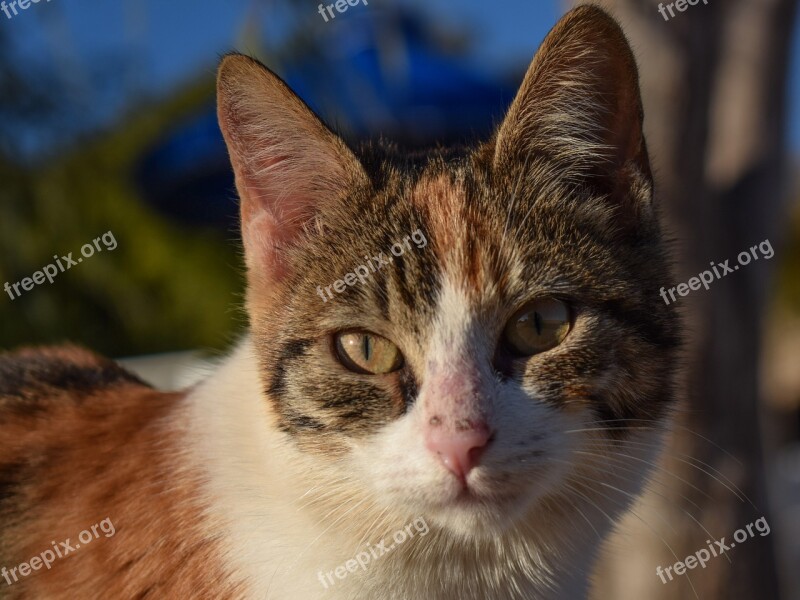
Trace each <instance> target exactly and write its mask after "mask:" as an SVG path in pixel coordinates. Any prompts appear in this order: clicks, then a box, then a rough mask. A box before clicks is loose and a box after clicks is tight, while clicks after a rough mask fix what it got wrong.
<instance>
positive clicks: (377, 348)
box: [335, 331, 403, 375]
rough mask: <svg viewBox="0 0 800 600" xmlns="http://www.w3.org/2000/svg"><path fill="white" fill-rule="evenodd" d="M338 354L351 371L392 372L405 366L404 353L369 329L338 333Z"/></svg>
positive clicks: (376, 373)
mask: <svg viewBox="0 0 800 600" xmlns="http://www.w3.org/2000/svg"><path fill="white" fill-rule="evenodd" d="M335 342H336V355H337V357H338V358H339V361H340V362H341V363H342V364H343V365H344V366H345V367H347V368H348V369H350V370H351V371H355V372H356V373H363V374H369V375H383V374H385V373H391V372H392V371H396V370H397V369H399V368H400V367H402V366H403V355H402V354H401V353H400V349H399V348H398V347H397V346H395V345H394V344H393V343H392V342H390V341H389V340H387V339H386V338H384V337H381V336H379V335H377V334H374V333H370V332H368V331H343V332H341V333H337V334H336V339H335Z"/></svg>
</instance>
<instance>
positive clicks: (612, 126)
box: [494, 5, 652, 219]
mask: <svg viewBox="0 0 800 600" xmlns="http://www.w3.org/2000/svg"><path fill="white" fill-rule="evenodd" d="M494 150H495V156H494V167H495V168H496V169H503V168H509V167H510V168H512V169H517V168H519V167H520V166H523V165H528V164H531V163H532V162H533V161H532V160H531V159H537V158H539V159H541V160H543V161H546V164H547V170H548V173H549V176H550V177H553V176H555V177H564V178H570V179H575V178H581V179H582V182H584V183H586V182H588V183H591V184H594V185H595V186H596V187H599V188H600V191H601V193H603V194H604V195H606V197H607V201H608V203H609V204H612V205H614V206H615V208H617V209H620V214H621V215H622V216H626V217H628V218H630V217H633V218H634V219H635V218H636V217H637V216H639V215H641V214H642V213H643V212H646V211H647V210H648V208H649V202H650V199H651V187H652V175H651V171H650V164H649V159H648V154H647V148H646V144H645V139H644V133H643V111H642V100H641V95H640V92H639V75H638V71H637V67H636V60H635V59H634V56H633V52H632V51H631V48H630V46H629V44H628V41H627V39H626V38H625V35H624V33H623V32H622V29H621V28H620V26H619V25H618V24H617V22H616V21H615V20H614V19H613V18H612V17H611V16H609V15H608V14H607V13H606V12H604V11H603V10H601V9H600V8H598V7H596V6H591V5H588V6H580V7H578V8H576V9H573V10H572V11H570V12H569V13H567V14H566V15H565V16H564V17H563V18H562V19H561V20H560V21H559V22H558V24H557V25H556V26H555V27H554V28H553V30H552V31H551V32H550V33H549V34H548V35H547V37H546V38H545V40H544V42H542V45H541V47H540V49H539V51H538V52H537V53H536V56H535V57H534V59H533V62H532V63H531V65H530V67H529V68H528V72H527V73H526V75H525V79H524V80H523V82H522V85H521V87H520V89H519V92H518V94H517V96H516V98H515V99H514V101H513V103H512V104H511V107H510V108H509V110H508V114H507V116H506V118H505V120H504V121H503V123H502V125H501V126H500V128H499V130H498V133H497V137H496V140H495V148H494ZM523 168H524V167H523ZM523 176H524V175H523Z"/></svg>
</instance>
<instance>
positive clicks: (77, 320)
mask: <svg viewBox="0 0 800 600" xmlns="http://www.w3.org/2000/svg"><path fill="white" fill-rule="evenodd" d="M212 94H213V86H212V85H211V82H209V81H204V82H201V83H199V84H197V85H192V86H190V87H189V88H188V89H186V90H184V91H183V92H181V93H180V94H179V95H178V96H177V97H175V98H173V99H171V100H169V101H167V102H165V103H164V104H163V105H160V106H148V107H143V108H142V109H140V110H138V111H137V114H136V115H133V116H131V115H129V116H128V117H127V118H125V119H124V120H123V121H122V125H120V126H119V127H117V128H116V129H115V130H114V131H113V132H110V133H108V134H105V135H103V136H100V137H97V138H96V139H93V140H84V141H82V142H80V143H78V144H76V145H75V146H74V149H73V150H72V151H71V152H69V153H66V154H62V155H60V156H59V158H58V159H56V160H49V161H45V163H44V164H40V165H38V166H37V167H36V168H27V167H20V166H18V165H15V164H14V163H13V162H11V161H10V160H9V159H8V158H6V159H3V158H2V157H0V286H2V285H3V284H4V283H5V282H6V281H8V282H10V283H14V282H18V281H20V280H22V279H23V278H24V277H30V276H31V275H32V274H33V273H34V272H35V271H38V270H40V269H41V268H42V267H43V266H44V265H46V264H48V263H52V262H54V258H53V255H54V254H58V255H59V256H62V255H66V254H67V253H68V252H72V253H73V257H78V256H80V248H81V246H83V245H84V244H86V243H91V241H92V240H93V239H94V238H97V237H99V236H101V235H102V234H103V233H105V232H107V231H111V232H113V235H114V237H115V238H116V240H117V243H118V246H117V248H116V249H115V250H113V251H109V250H106V249H105V247H104V246H103V245H102V244H101V247H102V248H103V251H102V252H97V253H96V254H95V255H94V256H92V257H91V258H87V259H84V261H83V262H82V263H81V264H79V265H76V266H74V267H72V268H71V269H69V270H67V271H65V272H63V273H60V274H58V276H57V277H56V278H55V280H54V282H53V283H52V284H49V283H47V282H46V281H45V283H44V284H42V285H38V286H36V287H34V288H33V289H32V290H30V291H27V292H24V293H23V294H22V295H21V296H20V297H19V298H16V299H14V300H12V299H11V298H10V297H9V296H8V294H7V293H6V292H4V291H2V295H0V347H5V348H8V347H13V346H17V345H21V344H34V343H36V344H38V343H55V342H62V341H67V340H69V341H74V342H77V343H80V344H83V345H86V346H88V347H91V348H93V349H96V350H98V351H100V352H103V353H107V354H111V355H115V356H120V355H132V354H139V353H148V352H158V351H168V350H178V349H186V348H198V347H213V348H219V347H220V346H222V345H224V344H225V343H227V342H228V341H230V339H231V338H232V337H233V334H234V333H235V332H236V331H237V330H239V329H240V328H241V326H242V324H243V317H242V316H241V315H240V313H239V312H238V311H237V310H236V308H235V307H236V306H237V305H238V304H240V303H241V297H240V296H241V291H242V289H243V281H242V277H241V270H242V269H241V267H240V264H241V261H240V258H239V250H238V242H236V241H234V239H233V238H234V234H233V233H232V232H231V233H229V234H227V235H225V234H220V233H218V232H216V231H210V230H198V229H196V228H194V229H190V228H187V227H186V226H183V225H179V224H176V223H172V222H169V221H167V220H166V219H164V218H163V217H161V216H160V215H158V214H156V213H155V212H154V211H152V210H151V209H150V208H149V207H147V206H146V205H145V204H144V203H143V202H142V200H141V199H140V198H139V197H138V195H137V194H138V192H137V191H136V189H135V188H134V186H133V185H132V182H131V169H132V166H133V164H134V162H135V160H136V159H137V158H138V157H139V156H140V155H141V154H142V153H143V152H144V151H145V150H146V149H147V148H148V146H149V145H150V144H151V143H152V142H153V141H154V140H155V139H157V137H158V136H159V135H160V134H162V133H163V132H164V131H165V130H166V129H167V128H168V127H169V125H170V124H171V123H174V122H175V121H177V120H179V119H181V118H183V117H185V116H187V115H189V114H191V113H192V111H194V110H197V109H198V108H199V107H201V106H203V105H204V104H205V103H207V102H208V101H209V100H210V99H211V98H212ZM228 200H229V198H220V201H221V202H224V201H228Z"/></svg>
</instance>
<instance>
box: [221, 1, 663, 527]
mask: <svg viewBox="0 0 800 600" xmlns="http://www.w3.org/2000/svg"><path fill="white" fill-rule="evenodd" d="M218 100H219V121H220V124H221V128H222V131H223V134H224V136H225V139H226V142H227V145H228V148H229V152H230V156H231V160H232V164H233V167H234V171H235V174H236V185H237V188H238V191H239V194H240V197H241V215H242V236H243V241H244V247H245V259H246V264H247V271H248V294H247V306H248V313H249V316H250V320H251V328H252V337H253V341H254V343H255V347H256V350H257V352H258V355H259V360H260V366H261V369H262V379H263V385H264V390H265V402H268V403H269V405H270V407H271V413H272V414H273V415H274V416H275V419H276V423H277V426H278V427H280V429H282V430H283V432H285V435H286V436H287V437H288V438H289V439H290V440H291V442H292V443H293V444H295V445H296V446H297V447H298V448H299V449H300V450H301V451H302V452H304V453H307V454H309V455H313V456H316V457H317V458H318V462H319V463H320V464H324V465H327V467H326V468H329V469H332V470H337V472H339V473H341V474H342V476H343V477H344V478H346V479H347V481H348V484H349V485H351V486H356V487H357V488H359V489H361V490H363V491H364V492H365V493H368V494H369V495H370V497H371V498H373V500H374V502H375V503H377V504H379V505H382V506H385V507H388V508H397V509H398V510H402V511H403V512H404V514H405V513H409V514H412V515H413V516H418V515H422V516H425V517H427V518H430V519H433V520H434V521H435V522H439V523H441V524H442V525H444V526H445V527H450V528H451V529H453V530H457V531H462V532H470V531H473V532H474V531H478V530H480V531H485V532H489V533H491V532H493V531H498V530H502V529H503V528H506V527H507V526H508V525H509V524H511V523H513V522H514V521H515V520H516V519H517V518H519V517H520V515H523V514H530V513H531V512H532V511H533V512H535V511H536V510H537V507H540V506H543V505H544V504H545V503H550V504H553V503H558V502H559V499H562V498H563V499H567V500H572V501H574V500H575V499H576V496H575V494H576V493H580V494H583V495H584V496H585V497H589V496H587V494H591V493H592V491H591V490H592V486H591V485H590V484H591V483H596V482H603V481H610V478H611V476H610V475H609V474H608V472H609V470H610V469H609V465H611V464H613V461H614V460H618V459H619V457H620V456H621V455H622V454H623V453H627V455H629V456H639V455H640V454H643V453H644V449H645V448H647V447H649V444H650V443H651V442H652V440H653V438H654V437H655V434H654V432H655V431H657V430H659V428H660V427H661V425H662V424H663V423H664V421H665V419H666V417H667V415H668V413H669V409H670V407H671V404H672V402H673V381H672V380H673V374H674V358H675V354H676V350H677V347H678V344H679V325H678V323H679V319H678V318H677V316H676V314H675V311H674V309H673V308H672V307H671V306H667V305H665V304H664V303H663V302H661V299H660V297H659V292H658V291H659V289H660V287H661V286H663V285H665V284H666V283H667V282H668V281H669V273H670V271H669V267H668V262H667V256H666V251H665V247H664V244H663V241H662V236H661V234H660V230H659V225H658V219H657V215H656V211H655V209H654V206H653V182H652V176H651V172H650V167H649V163H648V155H647V150H646V146H645V140H644V136H643V133H642V119H643V116H642V106H641V99H640V94H639V88H638V75H637V70H636V64H635V60H634V57H633V54H632V52H631V50H630V48H629V46H628V44H627V41H626V39H625V37H624V35H623V33H622V31H621V30H620V28H619V26H618V25H617V24H616V22H615V21H614V20H613V19H611V18H610V17H608V16H607V15H606V14H605V13H603V12H602V11H601V10H599V9H597V8H593V7H583V8H579V9H576V10H574V11H572V12H570V13H569V14H568V15H567V16H566V17H564V19H562V20H561V22H559V24H558V25H557V26H556V27H555V28H554V29H553V31H552V32H551V33H550V34H549V35H548V36H547V38H546V39H545V41H544V43H543V45H542V47H541V48H540V50H539V52H538V53H537V54H536V56H535V57H534V59H533V62H532V63H531V65H530V67H529V69H528V72H527V74H526V75H525V78H524V81H523V82H522V85H521V88H520V90H519V92H518V94H517V96H516V98H515V99H514V101H513V103H512V104H511V106H510V108H509V110H508V113H507V115H506V117H505V119H504V121H503V122H502V124H501V125H500V126H499V128H498V130H497V132H496V134H495V135H494V136H493V138H492V139H491V140H489V141H488V142H485V143H483V144H480V145H478V146H477V147H474V148H466V149H454V150H435V151H431V152H429V153H421V154H414V155H408V154H402V153H399V152H396V151H395V150H394V149H393V148H392V147H391V146H388V145H386V144H369V145H366V146H364V147H362V148H359V149H352V148H350V147H348V146H347V145H346V144H345V143H344V142H343V141H342V139H341V138H340V137H338V136H337V135H336V134H334V133H333V132H332V131H331V130H330V129H329V128H328V127H327V126H326V125H325V124H323V123H322V121H321V120H320V119H319V118H317V116H315V115H314V114H313V112H312V111H311V110H310V109H309V108H308V107H307V106H306V105H305V104H304V103H303V102H302V101H301V100H300V99H299V98H298V97H297V96H296V95H295V94H294V93H293V92H292V91H291V90H290V89H289V88H288V87H287V86H286V84H284V82H283V81H281V79H280V78H278V77H277V76H276V75H275V74H273V73H272V72H271V71H269V70H268V69H267V68H266V67H264V66H262V65H261V64H259V63H258V62H256V61H255V60H252V59H249V58H246V57H244V56H239V55H232V56H228V57H226V58H225V59H224V60H223V62H222V64H221V66H220V70H219V79H218ZM636 444H639V445H638V446H637V445H636ZM633 469H634V470H635V471H636V472H637V473H638V472H640V471H642V470H643V469H642V468H641V465H638V464H635V463H633ZM620 485H622V484H620ZM581 490H583V491H581ZM624 501H626V500H624Z"/></svg>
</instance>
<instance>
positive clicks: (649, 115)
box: [594, 0, 797, 600]
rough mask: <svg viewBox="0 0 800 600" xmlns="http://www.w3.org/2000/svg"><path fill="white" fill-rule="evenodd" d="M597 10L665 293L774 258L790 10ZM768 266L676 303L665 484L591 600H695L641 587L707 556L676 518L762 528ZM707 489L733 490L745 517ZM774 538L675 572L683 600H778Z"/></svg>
mask: <svg viewBox="0 0 800 600" xmlns="http://www.w3.org/2000/svg"><path fill="white" fill-rule="evenodd" d="M597 1H598V3H599V4H601V5H603V6H604V7H605V8H607V9H609V10H610V11H611V12H612V13H613V14H614V15H615V16H616V17H617V18H618V19H619V20H620V21H621V22H622V24H623V27H624V28H625V30H626V32H627V34H628V37H629V39H630V40H631V42H632V44H633V47H634V50H635V52H636V54H637V58H638V60H639V65H640V74H641V78H642V88H643V93H644V106H645V128H646V133H647V139H648V144H649V148H650V151H651V158H652V161H653V166H654V172H655V173H656V178H657V186H658V187H657V190H658V191H657V199H658V202H659V204H660V206H661V207H662V209H663V213H664V214H665V216H666V218H667V223H668V227H669V231H670V233H672V234H673V236H674V237H675V238H676V239H677V244H676V251H677V255H678V265H677V266H678V268H677V271H676V273H675V274H674V275H675V276H676V277H677V279H676V281H675V282H674V284H675V285H677V283H679V282H682V281H683V282H685V281H687V280H688V279H689V278H690V277H692V276H695V275H697V274H698V273H699V272H701V271H704V270H706V269H708V268H710V266H709V263H710V262H711V261H715V262H717V263H719V262H722V261H724V260H726V259H730V260H731V263H730V264H731V266H732V265H734V264H736V263H737V260H736V257H737V255H738V254H739V253H740V252H743V251H745V252H746V251H748V250H749V248H751V247H752V246H754V245H756V244H758V243H760V242H762V241H763V240H766V239H769V240H770V241H771V243H772V246H773V247H774V248H776V252H777V253H779V252H780V248H779V246H780V245H779V243H778V242H779V240H778V238H779V236H780V231H781V226H782V225H783V223H782V220H783V219H785V217H784V215H785V209H786V202H785V200H786V197H787V194H786V185H785V184H786V181H787V177H786V175H787V168H786V167H787V156H786V149H785V141H786V140H785V130H786V99H785V98H786V83H787V71H788V60H789V53H790V45H791V44H790V42H791V36H792V31H793V26H794V14H795V8H796V3H797V0H709V3H708V4H707V5H705V4H703V2H702V1H701V2H699V3H698V4H697V5H696V6H688V7H687V9H686V11H685V12H677V11H676V12H675V17H674V18H671V19H670V20H669V21H665V20H664V18H663V17H662V16H661V14H660V13H659V11H658V2H655V1H651V0H597ZM668 3H669V2H667V3H666V4H668ZM774 264H775V261H774V260H773V261H767V260H764V259H760V260H757V261H753V262H752V263H751V264H750V265H748V266H747V267H744V268H742V269H740V270H737V271H736V273H734V274H730V275H728V276H726V277H725V278H723V279H720V280H716V281H714V282H713V283H712V284H711V289H710V290H709V291H705V290H703V289H702V288H701V290H699V291H696V292H693V293H692V294H690V295H689V296H687V297H685V298H679V299H678V302H679V306H680V307H681V308H682V309H683V311H684V314H685V316H686V324H687V327H688V330H689V331H688V333H689V343H688V346H687V356H686V365H687V370H686V374H685V377H684V380H683V382H684V388H685V389H686V390H687V392H686V394H685V401H684V404H683V406H682V411H681V414H680V418H679V421H678V423H679V427H678V428H676V430H675V433H674V435H673V436H672V439H671V440H670V442H669V445H668V452H667V455H666V457H665V459H664V465H665V468H666V470H668V471H669V472H670V473H671V474H672V475H661V476H660V477H659V480H660V481H661V482H663V485H656V486H654V488H655V489H656V490H657V494H649V495H648V497H647V498H646V501H645V502H644V503H642V504H641V505H640V506H639V507H638V508H637V510H636V512H637V514H638V515H639V517H641V520H639V519H637V518H635V517H632V518H629V519H628V520H626V524H625V525H626V526H625V528H624V531H623V532H622V534H621V535H618V536H617V537H616V538H614V539H613V540H612V543H611V544H610V545H609V549H610V550H611V552H610V553H609V557H608V558H607V559H606V560H605V561H604V562H603V563H601V564H600V565H599V567H598V571H597V574H598V578H597V579H598V582H599V583H598V585H597V586H596V590H595V594H594V595H595V597H596V598H598V599H601V600H640V599H641V598H648V600H659V599H667V598H670V599H674V598H678V599H681V600H684V599H691V598H694V597H695V593H694V592H693V591H692V588H691V587H690V586H689V583H688V581H687V578H686V577H676V578H675V580H674V581H668V582H667V583H666V584H662V582H661V580H660V579H659V578H658V577H657V575H656V566H659V565H660V566H662V567H664V568H665V567H667V566H670V565H672V564H674V563H675V562H676V561H677V560H678V559H680V560H683V558H685V557H686V556H688V555H690V554H694V553H695V552H696V551H698V550H700V549H701V548H705V547H707V544H706V540H707V539H709V537H710V536H709V535H708V533H706V532H705V531H703V529H702V528H701V527H700V526H699V525H698V524H697V523H696V522H695V521H694V520H692V518H691V517H689V516H687V514H686V513H687V512H688V513H691V514H692V515H693V516H694V518H696V519H697V521H699V522H700V523H702V525H703V527H705V528H706V529H707V530H708V531H709V532H710V533H711V534H712V535H713V536H714V537H715V538H716V539H721V538H722V537H725V538H726V543H729V542H730V541H732V537H733V533H734V532H735V531H736V530H737V529H739V528H741V527H745V526H746V525H747V524H749V523H752V522H753V521H755V520H756V519H757V518H759V517H761V516H765V517H766V518H767V521H768V522H771V521H770V513H769V507H768V500H767V493H766V492H767V490H766V481H765V473H764V460H763V454H762V442H761V433H760V425H759V424H760V422H761V419H760V406H761V403H760V402H759V396H758V385H757V382H758V372H757V370H758V363H759V361H758V358H759V354H760V336H761V329H762V327H761V326H762V322H763V315H764V311H765V308H766V300H767V298H768V291H769V288H768V286H769V282H770V275H771V273H772V271H773V266H774ZM653 301H654V302H660V301H661V300H660V299H659V298H654V299H653ZM681 427H685V428H686V429H682V428H681ZM687 430H690V431H691V432H694V433H689V432H688V431H687ZM695 434H700V435H701V436H704V437H705V438H708V440H709V441H707V440H705V439H703V438H701V437H699V436H698V435H695ZM712 442H713V443H712ZM717 446H718V447H717ZM721 448H722V449H724V451H722V450H721ZM728 453H729V454H728ZM686 456H689V457H695V458H697V459H699V460H700V461H703V462H704V463H706V464H707V465H709V466H710V467H713V469H715V470H717V471H719V472H720V473H721V475H720V474H716V473H715V475H716V479H715V478H714V477H712V476H710V475H709V474H708V473H711V472H712V470H711V468H710V467H709V466H704V467H703V469H705V471H707V472H706V473H704V472H703V471H701V470H699V469H697V468H695V467H693V466H691V465H690V464H688V463H689V462H691V461H688V460H687V459H686V458H685V457H686ZM723 476H724V477H723ZM718 479H719V480H723V481H725V480H726V479H727V480H729V481H730V482H733V483H734V484H735V485H736V486H738V487H739V488H740V489H741V490H742V492H743V493H744V494H746V495H747V497H749V498H750V499H751V500H752V502H753V503H754V504H755V506H756V507H757V508H754V506H753V505H751V504H750V503H749V502H747V501H742V500H740V499H739V498H737V496H736V495H735V494H734V493H733V492H732V491H731V490H730V489H729V488H733V485H732V484H731V483H730V482H728V481H725V483H726V485H723V484H722V483H720V481H718ZM681 480H683V481H681ZM698 507H699V508H698ZM642 521H646V522H647V524H648V526H649V528H648V527H646V526H645V525H643V524H642ZM651 528H652V529H651ZM774 536H775V532H774V531H773V533H772V535H770V536H767V537H761V536H759V535H756V536H755V537H754V538H752V539H748V541H746V542H744V543H742V544H737V545H736V548H735V549H733V550H732V551H730V553H729V558H730V562H729V561H728V560H726V559H725V558H724V557H721V558H712V559H711V561H710V562H709V563H708V565H707V567H706V568H705V569H701V568H699V567H697V568H695V569H694V570H691V571H689V572H688V573H689V576H690V577H691V581H692V583H693V585H694V588H695V590H696V593H697V595H698V596H699V597H700V598H701V599H702V600H716V599H719V600H737V599H743V600H752V599H754V598H763V599H765V600H773V599H778V598H779V597H780V594H779V582H778V577H777V571H776V560H775V553H774V549H773V542H774ZM660 538H663V540H662V539H660ZM665 542H666V543H665ZM667 543H668V544H669V546H670V547H671V548H672V551H674V555H673V553H672V551H670V550H669V549H668V548H667V545H666V544H667ZM675 555H677V558H676V557H675Z"/></svg>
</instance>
